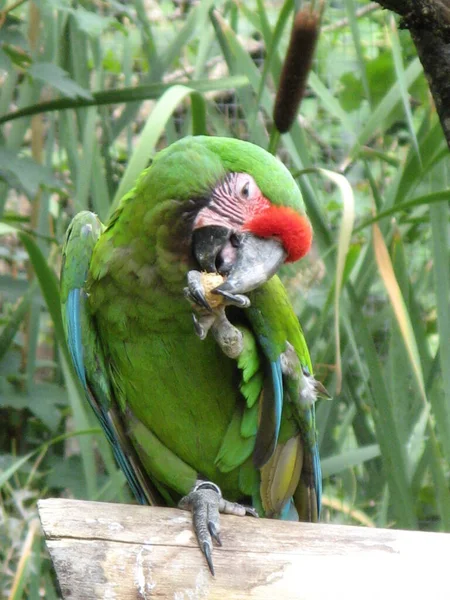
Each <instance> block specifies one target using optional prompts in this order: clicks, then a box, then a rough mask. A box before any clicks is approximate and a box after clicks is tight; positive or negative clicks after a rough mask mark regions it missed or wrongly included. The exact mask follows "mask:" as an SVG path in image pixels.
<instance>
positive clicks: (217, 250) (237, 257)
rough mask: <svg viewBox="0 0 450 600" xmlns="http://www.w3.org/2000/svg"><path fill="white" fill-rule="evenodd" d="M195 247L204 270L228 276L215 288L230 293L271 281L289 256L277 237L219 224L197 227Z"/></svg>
mask: <svg viewBox="0 0 450 600" xmlns="http://www.w3.org/2000/svg"><path fill="white" fill-rule="evenodd" d="M192 249H193V253H194V256H195V258H196V259H197V262H198V264H199V265H200V268H201V269H202V270H204V271H207V272H208V273H215V272H219V273H220V274H222V275H226V276H227V279H226V281H224V283H222V284H221V285H219V286H218V287H217V288H215V289H214V290H213V291H214V293H215V294H222V295H226V296H228V297H229V295H230V294H231V295H235V294H245V293H247V292H250V291H252V290H254V289H256V288H257V287H259V286H260V285H262V284H263V283H265V282H266V281H268V280H269V279H270V278H271V277H272V276H273V275H275V273H276V272H277V270H278V269H279V267H280V266H281V265H282V264H283V262H284V261H285V259H286V256H287V253H286V251H285V250H284V248H283V245H282V244H281V242H280V241H278V240H277V239H275V238H261V237H257V236H255V235H253V234H252V233H247V232H245V233H241V234H236V233H235V232H233V231H232V230H231V229H228V228H227V227H221V226H218V225H208V226H206V227H200V228H199V229H196V230H195V231H194V233H193V237H192Z"/></svg>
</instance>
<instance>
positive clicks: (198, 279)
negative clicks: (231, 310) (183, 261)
mask: <svg viewBox="0 0 450 600" xmlns="http://www.w3.org/2000/svg"><path fill="white" fill-rule="evenodd" d="M221 282H222V283H223V277H222V276H221V275H218V274H217V273H201V272H200V271H195V270H192V271H189V272H188V274H187V287H185V288H184V296H185V298H187V300H189V302H191V303H192V304H195V305H197V306H198V307H199V308H201V309H204V310H207V311H208V312H210V313H211V312H213V311H214V310H216V309H218V308H221V307H223V306H237V307H238V308H248V307H249V306H250V300H249V299H248V298H247V296H244V295H243V294H233V293H231V292H230V291H226V290H224V291H222V290H220V289H218V288H219V287H220V286H219V284H220V283H221ZM205 284H206V286H207V287H206V289H205Z"/></svg>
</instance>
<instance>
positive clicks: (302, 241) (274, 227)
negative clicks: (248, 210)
mask: <svg viewBox="0 0 450 600" xmlns="http://www.w3.org/2000/svg"><path fill="white" fill-rule="evenodd" d="M243 229H245V230H247V231H251V232H252V233H254V234H255V235H257V236H259V237H278V238H280V239H281V241H282V243H283V246H284V248H285V250H286V252H287V253H288V256H287V258H286V262H294V261H296V260H298V259H299V258H302V257H303V256H305V254H307V253H308V251H309V249H310V248H311V242H312V233H313V232H312V227H311V223H310V222H309V219H308V217H306V216H305V215H299V214H298V213H297V212H295V210H293V209H292V208H288V207H286V206H270V207H269V208H267V209H266V210H263V211H262V212H260V213H259V214H258V215H256V216H255V217H253V218H251V219H250V220H249V221H246V223H245V224H244V227H243Z"/></svg>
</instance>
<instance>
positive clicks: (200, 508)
mask: <svg viewBox="0 0 450 600" xmlns="http://www.w3.org/2000/svg"><path fill="white" fill-rule="evenodd" d="M178 506H179V507H180V508H181V509H183V510H190V511H191V512H192V521H193V524H194V530H195V534H196V536H197V540H198V544H199V546H200V549H201V551H202V552H203V554H204V555H205V558H206V562H207V563H208V567H209V570H210V571H211V574H212V575H214V565H213V561H212V547H213V546H212V540H213V539H214V540H215V542H216V543H217V545H218V546H222V540H221V539H220V517H219V513H224V514H227V515H235V516H237V517H245V516H246V515H250V516H252V517H258V513H257V512H256V510H255V509H254V508H252V507H250V506H243V505H242V504H237V503H236V502H229V501H228V500H225V499H224V498H223V497H222V492H221V490H220V488H219V486H218V485H216V484H215V483H213V482H212V481H202V480H197V481H196V482H195V486H194V487H193V488H192V491H191V492H189V494H188V495H187V496H184V497H183V498H182V499H181V500H180V502H179V504H178Z"/></svg>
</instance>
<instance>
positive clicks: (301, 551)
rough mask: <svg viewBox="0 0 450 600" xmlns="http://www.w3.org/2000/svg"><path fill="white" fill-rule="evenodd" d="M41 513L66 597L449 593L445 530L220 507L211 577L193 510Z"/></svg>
mask: <svg viewBox="0 0 450 600" xmlns="http://www.w3.org/2000/svg"><path fill="white" fill-rule="evenodd" d="M39 514H40V518H41V522H42V527H43V530H44V533H45V537H46V540H47V546H48V548H49V551H50V554H51V557H52V560H53V564H54V566H55V569H56V573H57V576H58V579H59V582H60V585H61V590H62V593H63V597H64V598H68V599H69V598H70V600H90V599H93V600H94V599H95V600H96V599H100V598H102V599H105V600H113V599H117V600H129V599H130V600H131V599H133V600H152V599H153V598H160V599H161V598H171V599H173V600H197V599H198V600H200V599H201V600H203V599H212V600H237V599H239V600H241V599H244V598H246V599H247V598H254V599H257V600H269V599H270V600H276V599H278V598H280V599H283V600H285V599H286V600H289V599H296V600H325V599H333V600H334V599H339V598H345V599H346V600H352V599H353V598H355V599H356V598H357V599H358V600H361V598H364V600H367V599H369V600H371V599H373V600H375V599H376V600H378V599H383V600H386V599H389V598H395V599H396V600H397V599H401V598H409V599H411V598H424V597H428V596H431V597H433V600H435V599H440V598H442V599H444V598H445V599H446V600H447V599H448V598H450V586H449V583H448V581H449V580H448V572H447V568H448V567H447V562H448V556H450V534H441V533H423V532H412V531H398V530H391V529H389V530H388V529H367V528H363V527H347V526H340V525H326V524H306V523H292V522H281V521H272V520H268V519H253V518H250V517H245V518H239V517H233V516H228V515H224V516H222V521H221V522H222V541H223V547H222V548H215V550H214V554H213V558H214V564H215V569H216V576H215V577H212V576H211V575H210V573H209V571H208V568H207V566H206V563H205V561H204V558H203V556H202V555H201V553H200V550H199V549H198V547H197V543H196V539H195V535H194V534H193V532H192V528H191V520H190V515H189V513H186V512H182V511H179V510H176V509H169V508H159V507H143V506H134V505H133V506H132V505H123V504H107V503H98V502H83V501H79V500H65V499H50V500H41V501H40V502H39Z"/></svg>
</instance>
